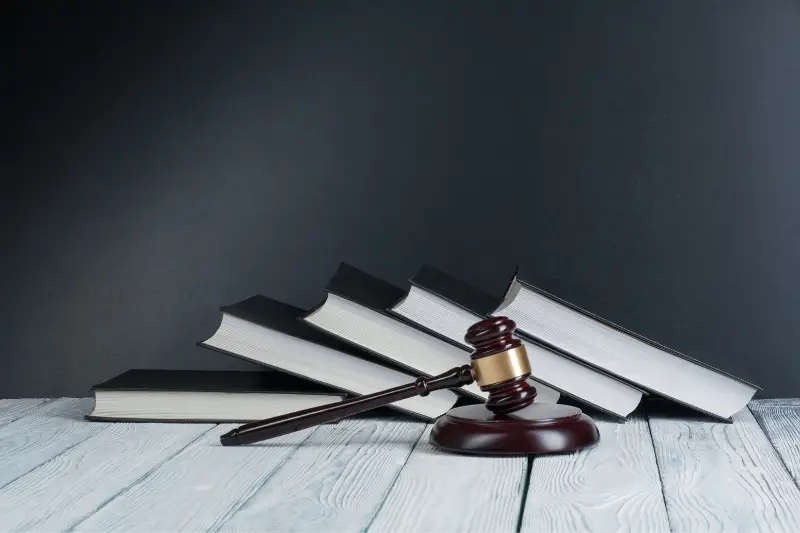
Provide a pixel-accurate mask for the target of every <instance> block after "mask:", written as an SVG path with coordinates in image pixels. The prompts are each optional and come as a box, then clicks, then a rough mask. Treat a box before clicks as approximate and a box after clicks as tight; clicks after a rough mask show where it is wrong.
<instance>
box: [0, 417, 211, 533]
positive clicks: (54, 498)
mask: <svg viewBox="0 0 800 533" xmlns="http://www.w3.org/2000/svg"><path fill="white" fill-rule="evenodd" d="M82 425H83V426H85V427H101V426H102V430H101V431H100V432H99V433H98V434H97V435H95V436H93V437H92V438H89V439H88V440H84V441H83V442H81V443H80V444H78V445H76V446H74V447H73V448H71V449H69V450H67V451H65V452H64V453H62V454H61V455H59V456H57V457H54V458H53V459H51V460H49V461H47V462H46V463H44V464H42V465H41V466H39V467H38V468H36V469H34V470H32V471H31V472H29V473H28V474H26V475H24V476H22V477H20V478H18V479H17V480H16V481H14V482H12V483H9V484H8V485H6V486H5V487H3V488H2V489H0V524H2V529H3V531H12V530H24V531H31V530H34V531H63V530H67V529H69V528H71V527H72V526H74V525H75V524H77V523H78V522H79V521H81V520H83V519H85V518H86V517H88V516H89V515H91V514H92V513H94V512H96V511H97V510H98V509H99V508H100V507H102V506H103V505H104V504H105V503H107V502H108V501H110V500H111V499H113V498H114V496H116V495H117V494H118V493H119V492H120V491H122V490H124V489H125V488H126V487H128V486H129V485H131V484H133V483H135V482H137V481H138V480H139V479H140V478H142V477H143V476H145V475H147V473H148V472H150V471H151V470H152V469H153V468H155V467H157V466H158V465H159V464H161V463H163V462H164V461H166V460H168V459H169V458H171V457H172V456H173V455H175V454H176V453H177V452H179V451H180V450H181V449H182V448H184V447H185V446H187V445H188V444H189V443H191V442H192V441H194V440H195V439H197V438H198V437H199V436H200V435H202V434H203V433H205V432H206V431H208V430H209V429H210V428H211V427H213V426H211V425H207V424H155V423H150V424H147V423H140V424H123V423H108V424H92V423H89V422H83V423H82Z"/></svg>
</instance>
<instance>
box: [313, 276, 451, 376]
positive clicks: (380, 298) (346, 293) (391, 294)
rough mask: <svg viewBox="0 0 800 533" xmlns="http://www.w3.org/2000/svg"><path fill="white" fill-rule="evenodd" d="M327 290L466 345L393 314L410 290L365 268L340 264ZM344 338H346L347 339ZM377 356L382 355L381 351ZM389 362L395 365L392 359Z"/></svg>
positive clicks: (449, 342) (415, 327)
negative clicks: (395, 307)
mask: <svg viewBox="0 0 800 533" xmlns="http://www.w3.org/2000/svg"><path fill="white" fill-rule="evenodd" d="M325 291H326V292H328V293H330V294H335V295H336V296H340V297H342V298H345V299H347V300H350V301H351V302H353V303H357V304H358V305H361V306H363V307H366V308H368V309H371V310H373V311H375V312H377V313H380V314H382V315H385V316H387V317H389V318H391V319H392V320H396V321H397V322H401V323H403V324H405V325H407V326H409V327H411V328H414V329H416V330H418V331H421V332H423V333H425V334H427V335H430V336H432V337H435V338H436V339H438V340H440V341H442V342H445V343H447V344H450V345H451V346H455V347H456V348H459V349H461V350H464V347H463V346H462V345H461V344H459V343H457V342H455V341H453V340H452V339H450V338H448V337H445V336H444V335H442V334H440V333H439V332H438V331H434V330H431V329H428V328H426V327H424V326H421V325H419V324H417V323H416V322H413V321H411V320H408V319H406V318H405V317H403V316H400V315H397V314H394V313H392V312H391V310H392V308H393V307H394V306H396V305H397V304H398V303H400V301H401V300H402V299H403V298H405V297H406V294H407V291H405V290H403V289H401V288H400V287H398V286H396V285H393V284H392V283H389V282H388V281H386V280H383V279H381V278H377V277H375V276H373V275H372V274H368V273H366V272H364V271H363V270H359V269H358V268H356V267H354V266H352V265H349V264H347V263H341V264H340V265H339V268H338V269H337V270H336V273H335V274H334V275H333V277H332V278H331V279H330V281H329V282H328V284H327V285H326V286H325ZM324 304H325V301H324V300H323V301H322V302H321V303H320V304H319V305H318V306H317V307H315V308H314V309H312V310H310V311H309V312H308V313H306V316H308V315H310V314H311V313H313V312H314V311H315V310H316V309H318V308H319V307H321V306H322V305H324ZM343 340H344V341H347V339H343ZM376 355H378V356H381V355H380V354H376ZM381 357H382V356H381ZM388 363H389V364H392V362H388ZM411 370H413V369H411ZM415 372H416V370H415Z"/></svg>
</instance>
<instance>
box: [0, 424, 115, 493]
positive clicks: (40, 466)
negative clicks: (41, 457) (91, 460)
mask: <svg viewBox="0 0 800 533" xmlns="http://www.w3.org/2000/svg"><path fill="white" fill-rule="evenodd" d="M101 431H102V430H101ZM99 433H100V431H98V432H97V433H90V434H88V435H86V437H84V438H82V439H81V440H79V441H78V442H76V443H74V444H72V445H71V446H68V447H67V448H64V449H63V450H61V451H60V452H59V453H58V454H56V455H54V456H53V457H51V458H50V459H48V460H47V461H45V462H43V463H42V464H39V465H36V466H35V467H33V468H31V469H30V470H28V471H27V472H23V473H22V474H20V475H18V476H17V477H15V478H14V479H10V480H8V481H7V482H5V483H3V484H2V485H0V489H2V488H4V487H7V486H8V485H10V484H11V483H14V482H15V481H17V480H18V479H20V478H23V477H25V476H27V475H28V474H31V473H33V472H35V471H36V470H38V469H39V468H42V467H43V466H44V465H46V464H47V463H49V462H50V461H53V460H55V459H57V458H59V457H61V456H62V455H64V454H65V453H67V452H68V451H70V450H71V449H73V448H74V447H76V446H79V445H81V444H83V443H84V442H86V441H87V440H89V439H91V438H92V437H95V436H97V435H98V434H99Z"/></svg>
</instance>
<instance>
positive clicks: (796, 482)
mask: <svg viewBox="0 0 800 533" xmlns="http://www.w3.org/2000/svg"><path fill="white" fill-rule="evenodd" d="M787 407H793V406H787ZM747 410H748V411H750V415H751V416H752V417H753V419H754V420H755V421H756V424H758V427H759V429H761V432H762V433H763V434H764V436H765V437H767V442H769V445H770V446H772V450H773V451H774V452H775V455H777V456H778V459H780V461H781V466H783V469H784V470H786V472H787V473H788V474H789V477H790V478H792V481H793V482H794V484H795V485H796V486H797V488H799V489H800V483H798V480H796V479H795V478H794V476H793V475H792V471H791V470H790V469H789V465H787V464H786V461H785V460H784V459H783V455H781V452H780V451H779V450H778V448H776V447H775V443H774V442H772V438H770V436H769V432H768V431H767V428H765V427H764V426H763V425H761V420H759V418H758V416H756V414H755V413H754V412H753V410H752V409H751V408H750V406H749V405H748V406H747Z"/></svg>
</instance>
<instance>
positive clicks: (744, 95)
mask: <svg viewBox="0 0 800 533" xmlns="http://www.w3.org/2000/svg"><path fill="white" fill-rule="evenodd" d="M66 4H67V5H65V6H59V7H54V5H51V3H47V5H46V3H44V2H42V3H38V4H37V3H33V2H30V3H26V4H25V6H24V7H23V8H17V10H12V9H11V8H9V7H4V10H5V11H4V16H3V18H2V24H3V25H4V28H3V30H4V31H3V39H6V40H10V41H11V42H7V43H5V44H4V46H3V47H2V49H3V52H2V53H3V54H4V61H3V64H4V65H6V68H5V70H6V75H7V76H6V79H7V80H10V82H9V83H6V82H4V84H3V91H4V94H3V100H2V102H3V103H2V105H3V111H2V113H3V115H2V117H3V120H2V122H3V127H2V135H3V142H2V147H3V148H2V149H3V157H2V167H0V172H2V176H3V193H2V203H3V220H2V227H0V232H2V233H1V235H2V260H0V284H2V286H1V287H0V289H2V295H3V300H4V305H2V306H0V313H1V314H2V316H0V339H1V342H2V349H1V350H0V361H2V372H0V396H6V397H13V396H54V395H83V394H86V393H87V390H88V388H89V386H90V385H91V384H93V383H94V382H97V381H100V380H102V379H105V378H108V377H110V376H112V375H114V374H116V373H118V372H121V371H123V370H126V369H128V368H131V367H162V368H170V367H175V368H235V369H242V368H251V367H250V366H248V365H246V364H245V363H241V362H237V361H234V360H232V359H228V358H225V357H222V356H220V355H217V354H214V353H210V352H206V351H204V350H202V349H200V348H197V347H196V346H195V345H194V343H195V342H196V341H198V340H201V339H204V338H206V337H207V336H209V335H210V334H211V333H212V332H213V331H214V329H215V328H216V326H217V324H218V320H219V314H218V311H217V309H218V307H219V306H220V305H221V304H226V303H231V302H234V301H237V300H239V299H243V298H245V297H248V296H250V295H252V294H254V293H263V294H266V295H270V296H273V297H276V298H279V299H283V300H286V301H289V302H291V303H294V304H297V305H301V306H310V305H313V304H315V303H316V302H318V301H319V300H320V298H321V297H322V295H323V292H322V287H323V286H324V284H325V282H326V281H327V278H328V277H329V276H330V275H331V274H332V273H333V271H334V269H335V268H336V266H337V264H338V262H339V261H341V260H345V261H348V262H351V263H353V264H355V265H356V266H359V267H361V268H363V269H366V270H368V271H371V272H373V273H374V274H377V275H379V276H382V277H385V278H386V279H389V280H391V281H393V282H396V283H402V282H403V281H404V280H405V279H406V278H407V277H408V276H409V275H411V274H412V273H413V272H414V271H415V269H416V268H417V267H418V266H419V265H420V264H421V263H423V262H430V263H432V264H434V265H437V266H439V267H440V268H443V269H445V270H449V271H451V272H452V273H453V274H456V275H459V276H461V277H463V278H465V279H466V280H468V281H471V282H473V283H475V284H477V285H479V286H481V287H483V288H484V289H487V290H495V291H497V290H500V289H501V288H502V286H503V285H504V283H505V281H506V280H507V278H508V277H509V276H510V274H511V273H512V271H513V269H514V267H515V265H516V264H517V263H525V264H527V265H529V266H530V267H532V268H533V269H534V270H535V272H536V275H537V278H536V279H533V280H532V281H534V282H536V283H539V284H541V285H542V286H543V287H544V288H550V289H551V290H556V291H559V294H561V295H563V296H564V297H566V298H568V299H575V300H576V301H577V303H579V304H583V305H586V306H587V307H590V309H592V310H594V311H596V312H598V313H599V314H602V315H605V316H607V317H608V318H610V319H612V320H614V321H617V322H620V323H622V324H624V325H626V326H628V327H630V328H632V329H635V330H638V331H640V332H641V333H643V334H645V335H647V336H650V337H652V338H654V339H656V340H659V341H661V342H663V343H666V344H669V345H671V346H673V347H674V348H676V349H678V350H681V351H684V352H686V353H689V354H690V355H693V356H695V357H697V358H701V359H704V360H706V361H708V362H710V363H712V364H716V365H719V366H722V367H723V368H725V369H727V370H729V371H731V372H733V373H735V374H738V375H741V376H742V377H745V378H747V379H749V380H751V381H754V382H756V383H757V384H759V385H760V386H762V387H763V389H764V390H763V396H767V397H769V396H800V386H798V385H797V380H796V376H797V375H798V372H799V371H800V359H798V357H797V356H796V349H797V346H798V344H800V327H798V314H799V313H798V312H799V311H800V287H799V286H798V284H797V283H796V276H797V273H798V271H799V269H800V245H799V243H798V231H800V212H798V211H800V210H798V208H797V200H798V196H799V194H800V179H798V178H799V177H800V144H798V143H799V142H800V101H799V99H800V96H799V95H800V38H799V37H798V36H800V3H798V2H797V1H793V0H771V1H769V2H762V1H757V0H752V1H703V2H695V1H676V2H668V1H664V2H521V1H520V2H462V1H459V2H427V1H426V2H408V1H403V2H400V1H397V2H387V1H378V2H352V3H350V2H322V1H318V2H310V3H302V2H285V3H282V2H214V3H207V4H205V3H201V2H190V3H189V2H187V3H184V4H180V3H177V2H129V3H125V2H97V3H87V2H72V3H66ZM19 9H24V10H25V11H21V10H19Z"/></svg>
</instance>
